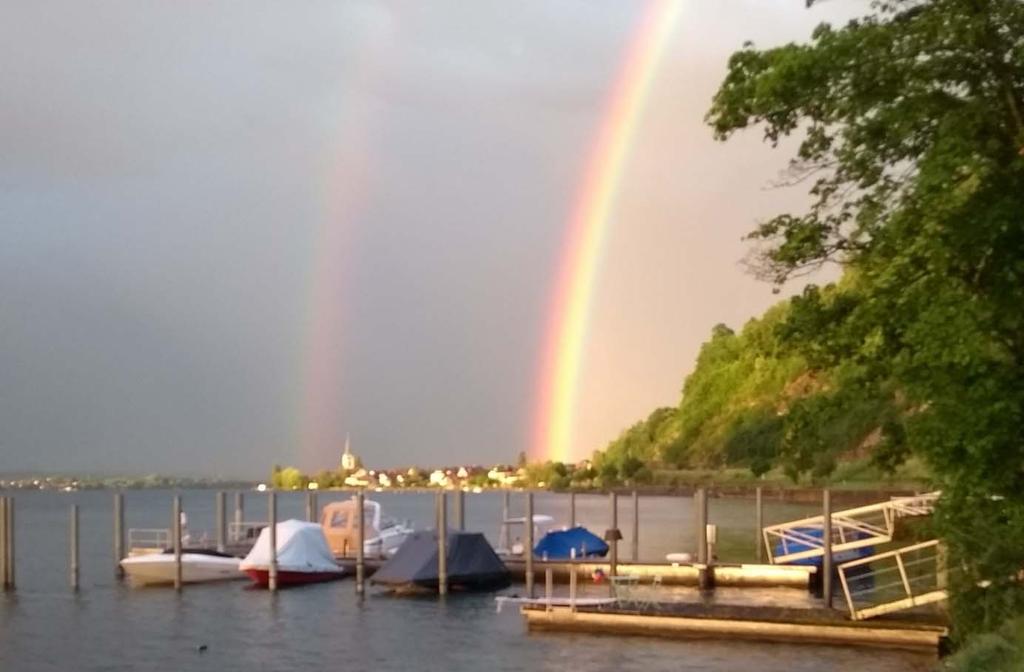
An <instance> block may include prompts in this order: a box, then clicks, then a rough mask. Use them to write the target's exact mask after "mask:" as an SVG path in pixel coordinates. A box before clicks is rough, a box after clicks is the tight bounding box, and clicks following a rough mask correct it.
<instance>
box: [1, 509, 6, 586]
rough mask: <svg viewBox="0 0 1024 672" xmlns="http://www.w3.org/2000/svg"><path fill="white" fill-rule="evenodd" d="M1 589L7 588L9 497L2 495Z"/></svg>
mask: <svg viewBox="0 0 1024 672" xmlns="http://www.w3.org/2000/svg"><path fill="white" fill-rule="evenodd" d="M0 590H7V498H6V497H0Z"/></svg>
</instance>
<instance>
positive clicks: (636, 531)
mask: <svg viewBox="0 0 1024 672" xmlns="http://www.w3.org/2000/svg"><path fill="white" fill-rule="evenodd" d="M639 561H640V493H638V492H637V491H636V490H634V491H633V562H639Z"/></svg>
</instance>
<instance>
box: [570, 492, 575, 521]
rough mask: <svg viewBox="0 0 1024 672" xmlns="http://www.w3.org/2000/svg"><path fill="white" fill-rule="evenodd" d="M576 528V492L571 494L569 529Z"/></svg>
mask: <svg viewBox="0 0 1024 672" xmlns="http://www.w3.org/2000/svg"><path fill="white" fill-rule="evenodd" d="M574 527H576V491H575V490H571V491H570V492H569V529H572V528H574Z"/></svg>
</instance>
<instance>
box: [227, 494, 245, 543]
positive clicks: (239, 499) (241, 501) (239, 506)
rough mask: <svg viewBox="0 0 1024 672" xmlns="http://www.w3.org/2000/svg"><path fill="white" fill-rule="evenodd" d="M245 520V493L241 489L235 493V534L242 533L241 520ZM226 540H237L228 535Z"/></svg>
mask: <svg viewBox="0 0 1024 672" xmlns="http://www.w3.org/2000/svg"><path fill="white" fill-rule="evenodd" d="M244 520H245V494H243V493H242V491H241V490H239V491H238V492H236V493H235V536H238V535H240V534H241V533H242V522H243V521H244ZM228 541H238V539H232V538H231V535H230V534H229V535H228Z"/></svg>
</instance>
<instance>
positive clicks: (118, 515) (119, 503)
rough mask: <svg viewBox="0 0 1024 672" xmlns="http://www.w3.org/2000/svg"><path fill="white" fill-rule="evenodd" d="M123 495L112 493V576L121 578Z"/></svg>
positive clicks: (122, 572)
mask: <svg viewBox="0 0 1024 672" xmlns="http://www.w3.org/2000/svg"><path fill="white" fill-rule="evenodd" d="M122 560H124V493H121V492H115V493H114V576H116V577H117V578H119V579H120V578H122V577H123V576H124V568H123V567H121V561H122Z"/></svg>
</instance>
